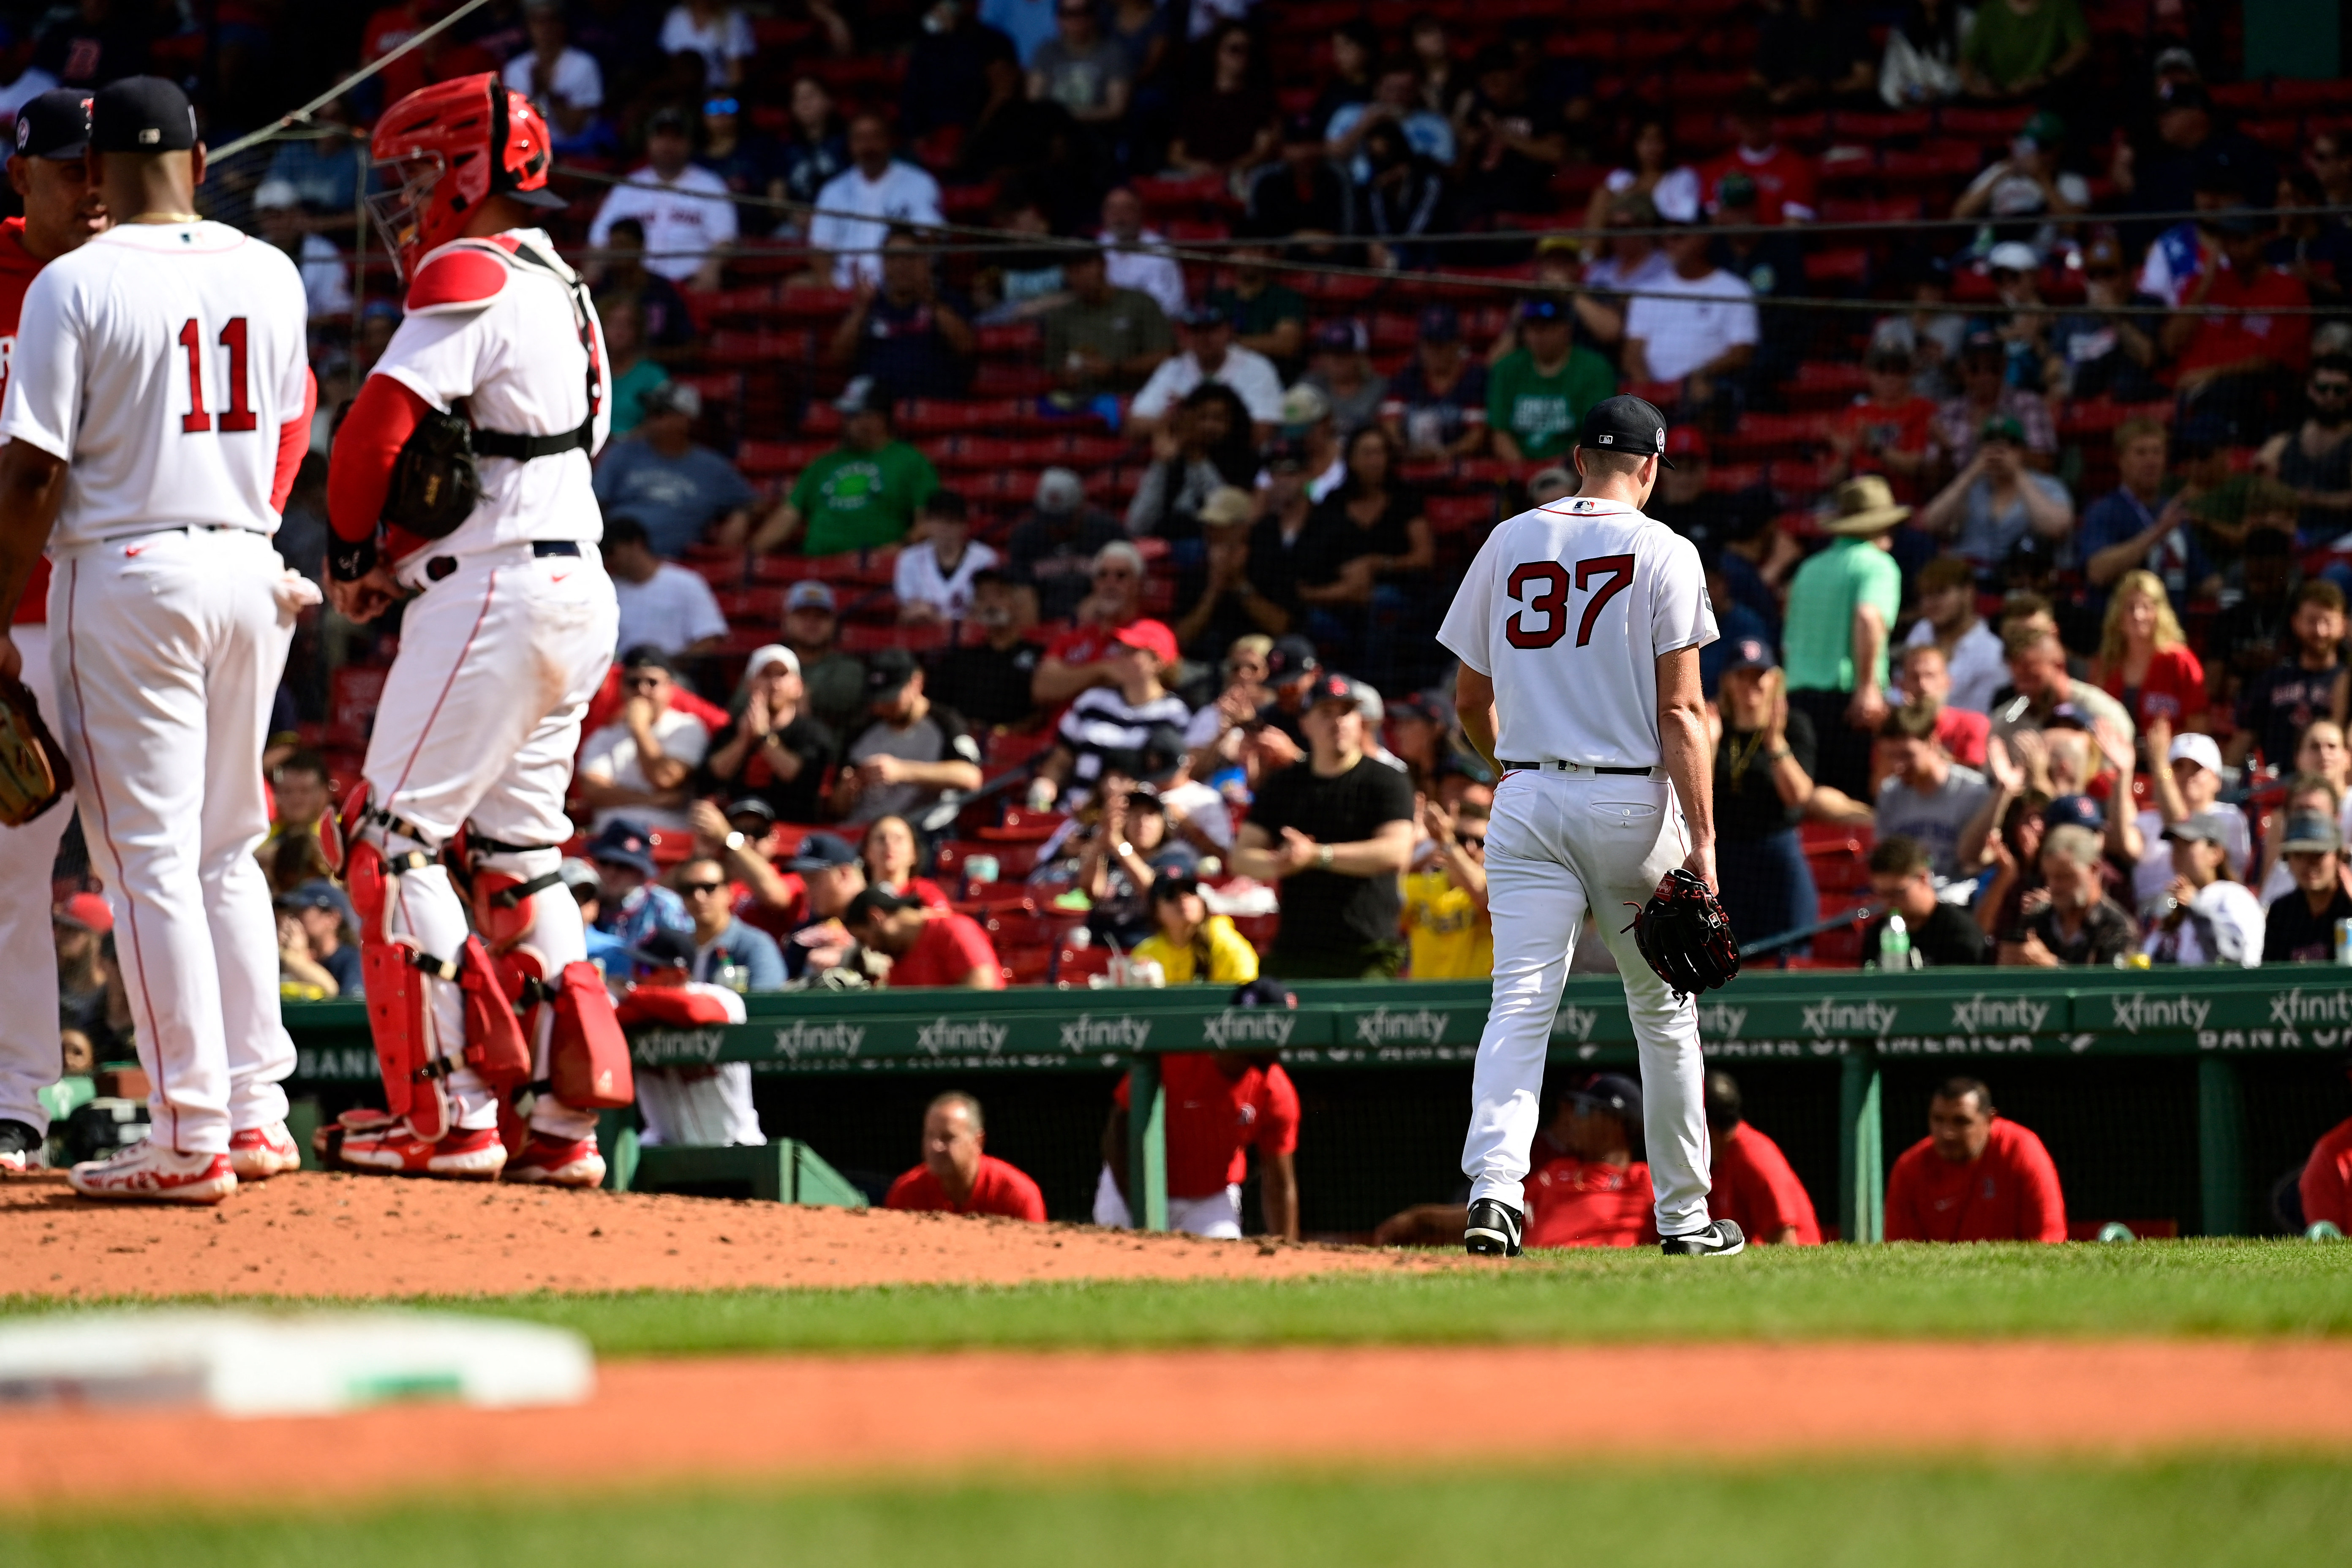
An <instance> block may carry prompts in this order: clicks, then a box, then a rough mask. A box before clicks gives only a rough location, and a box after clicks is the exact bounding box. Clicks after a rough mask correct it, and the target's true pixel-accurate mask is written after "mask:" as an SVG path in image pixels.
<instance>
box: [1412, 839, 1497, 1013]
mask: <svg viewBox="0 0 2352 1568" xmlns="http://www.w3.org/2000/svg"><path fill="white" fill-rule="evenodd" d="M1421 826H1422V831H1423V832H1424V833H1426V834H1428V835H1429V837H1430V843H1431V846H1432V848H1431V852H1430V855H1429V858H1427V859H1426V860H1424V861H1423V862H1422V865H1423V869H1422V870H1418V871H1412V872H1408V873H1406V875H1405V879H1404V933H1405V940H1406V941H1407V942H1409V943H1410V944H1411V945H1412V961H1411V962H1412V967H1411V968H1410V969H1408V970H1407V971H1406V973H1407V974H1409V975H1410V976H1411V977H1412V979H1415V980H1484V979H1486V978H1487V977H1488V976H1490V975H1492V974H1493V973H1495V918H1494V916H1493V915H1492V914H1490V913H1488V912H1487V909H1486V807H1485V806H1483V805H1479V804H1478V803H1477V802H1475V801H1464V802H1463V803H1462V809H1461V810H1460V811H1459V812H1458V813H1455V814H1452V815H1449V814H1448V813H1447V812H1446V809H1445V807H1444V806H1443V805H1440V804H1438V803H1437V802H1436V801H1435V800H1433V799H1423V801H1422V803H1421Z"/></svg>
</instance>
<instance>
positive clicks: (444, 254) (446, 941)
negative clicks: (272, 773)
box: [329, 230, 619, 1140]
mask: <svg viewBox="0 0 2352 1568" xmlns="http://www.w3.org/2000/svg"><path fill="white" fill-rule="evenodd" d="M575 285H576V279H575V277H574V275H573V274H572V270H571V268H568V267H566V266H565V265H564V264H563V263H562V261H561V260H559V259H556V258H555V248H554V246H553V245H552V243H551V242H550V241H549V240H548V238H547V237H546V236H545V235H544V234H541V233H540V232H539V231H537V230H519V231H512V232H509V233H506V234H500V235H497V236H494V237H489V238H485V239H461V240H456V241H453V242H451V243H450V244H447V245H445V246H443V247H440V248H439V249H437V250H435V251H434V252H432V253H431V254H430V255H429V256H427V257H426V258H425V260H424V261H423V262H422V263H421V264H420V265H419V266H418V268H416V275H415V280H414V281H413V282H412V283H411V285H410V288H409V292H408V300H407V314H406V316H405V318H404V320H403V321H402V322H401V325H400V329H399V331H396V332H394V335H393V339H392V342H391V343H390V345H389V346H387V347H386V349H385V350H384V353H383V358H382V359H381V360H380V361H378V362H377V363H376V366H375V369H374V372H373V374H372V375H371V376H370V377H369V379H368V382H367V384H366V385H365V386H364V387H362V390H361V393H360V396H359V398H358V399H357V400H356V402H355V403H354V405H353V407H352V413H351V415H350V416H349V417H348V418H347V419H346V420H345V422H344V425H343V428H342V430H341V433H340V434H339V435H338V436H337V437H336V443H335V453H334V462H333V465H332V469H331V476H330V487H329V504H330V510H331V514H332V519H333V522H334V525H335V530H336V532H337V533H338V534H339V535H340V536H341V537H343V538H345V539H359V538H364V537H368V536H370V535H373V532H374V531H375V529H376V526H377V520H378V518H379V516H380V515H381V513H382V510H383V496H384V491H385V488H386V483H387V479H388V476H389V474H390V471H391V466H392V458H393V456H394V454H396V453H397V452H398V451H399V449H400V447H401V446H402V445H403V444H404V442H405V441H406V440H407V438H408V436H409V433H410V432H411V431H413V430H414V429H415V425H416V421H417V419H418V417H419V416H421V415H422V414H423V413H424V412H425V410H426V409H427V408H428V407H430V408H433V409H439V410H446V409H448V408H449V407H450V405H453V404H455V403H457V401H459V400H460V399H463V400H464V401H465V404H466V407H467V414H468V416H469V417H470V418H471V420H472V421H473V423H474V424H475V425H476V426H478V427H480V428H482V429H485V430H494V431H501V432H508V433H512V434H517V435H526V436H553V435H559V434H561V433H562V432H565V431H570V430H575V429H579V428H582V427H583V426H587V427H588V428H589V430H590V432H591V441H592V445H591V446H590V447H588V448H585V449H580V450H572V451H567V452H562V453H560V454H556V455H552V456H546V457H539V458H530V459H528V460H521V459H516V458H482V459H480V461H479V464H478V467H479V471H480V475H481V481H482V500H481V502H480V504H479V505H478V507H477V508H476V509H475V510H474V511H473V513H472V515H471V516H470V517H469V518H468V519H467V521H465V522H464V523H462V524H461V525H459V527H458V528H457V530H456V531H454V532H452V533H450V534H448V535H446V537H444V538H441V539H436V540H430V541H425V540H418V539H416V538H415V537H413V536H409V535H404V534H401V533H399V532H397V531H395V532H394V534H393V536H392V538H391V539H390V540H389V541H388V542H387V543H386V544H385V546H384V550H383V554H384V557H385V558H386V559H388V560H389V561H391V562H392V563H394V571H395V574H397V576H398V577H399V579H400V582H401V584H402V585H403V586H404V587H406V588H408V589H410V590H411V591H412V592H414V593H415V594H416V595H417V596H416V597H415V598H413V599H411V600H410V601H409V602H408V604H407V607H406V609H405V611H404V616H403V619H402V623H401V635H400V651H399V654H398V655H397V657H396V658H394V662H393V667H392V670H391V673H390V674H389V676H388V677H387V678H386V679H385V682H384V689H383V701H382V704H381V706H379V707H378V709H377V710H376V716H375V729H374V731H373V735H372V736H371V737H370V740H369V743H368V753H367V762H366V764H365V769H364V772H365V776H366V779H367V786H368V798H369V803H370V805H372V806H373V807H374V808H375V809H376V810H377V811H379V812H381V813H383V814H384V816H387V817H389V818H390V819H391V821H390V823H388V824H383V825H382V826H381V827H380V831H381V832H382V835H383V849H384V851H385V853H386V854H388V855H395V856H396V855H399V854H403V853H406V852H409V851H412V850H422V851H424V852H425V854H427V855H436V856H437V855H438V854H439V852H440V851H441V849H442V847H444V846H445V845H446V844H447V843H449V842H450V841H451V840H452V839H453V838H455V837H457V833H458V830H459V829H460V828H461V827H466V828H467V829H468V831H469V833H470V835H471V837H473V839H474V840H476V841H477V842H479V841H482V840H488V841H490V842H491V843H494V844H496V845H500V846H506V848H500V849H494V850H492V851H490V852H488V853H483V854H477V855H476V856H475V857H474V864H475V867H476V868H477V869H478V870H479V871H486V872H490V873H494V874H498V875H501V876H507V877H512V878H515V879H520V880H523V881H529V880H531V879H538V878H543V877H546V876H548V875H550V874H551V873H552V872H553V871H554V869H555V868H556V866H557V864H558V863H559V861H560V860H561V858H562V857H561V852H560V850H559V849H558V846H560V845H562V843H563V842H564V840H566V839H567V838H569V837H571V836H572V823H571V821H570V819H569V818H568V817H566V816H565V815H564V811H563V799H564V795H565V792H566V790H567V789H568V788H569V786H570V784H571V779H572V756H573V754H574V753H575V752H577V751H578V749H579V742H580V724H581V720H582V719H583V716H584V715H585V714H586V712H587V709H588V702H589V700H590V699H591V698H592V697H593V696H594V695H595V693H596V689H597V688H598V686H599V685H600V684H601V682H602V681H603V679H604V673H605V671H606V670H607V668H609V667H610V666H611V664H612V659H613V652H614V638H615V637H617V636H618V633H619V609H618V607H617V605H615V603H614V595H613V585H612V583H611V580H610V579H608V578H607V577H606V576H605V575H604V563H603V561H602V559H601V557H600V556H599V554H598V552H597V541H598V540H599V539H600V538H602V536H603V533H604V518H603V513H602V511H601V510H600V509H599V508H598V506H597V502H596V498H595V495H594V493H593V490H592V489H590V467H589V458H590V455H591V452H592V451H593V447H595V446H601V445H602V444H603V441H604V437H605V435H606V434H607V432H608V430H609V428H610V419H609V416H608V414H607V412H606V410H607V408H608V406H609V401H610V400H609V397H608V396H607V392H608V383H607V380H606V376H605V371H604V363H605V361H604V342H603V338H602V335H601V329H599V328H598V326H597V325H596V321H595V317H594V314H593V310H591V309H590V308H589V307H588V305H587V302H586V300H585V296H584V293H583V292H582V291H580V290H578V289H576V287H575ZM583 340H584V341H583ZM395 886H396V889H397V900H396V902H395V905H394V915H393V921H392V926H393V930H394V931H395V932H396V933H398V934H399V935H402V936H404V937H409V938H413V939H414V940H415V944H416V946H417V947H418V948H420V949H421V950H422V951H423V952H425V953H428V954H432V955H435V956H437V957H440V958H444V959H448V958H453V957H455V956H456V955H457V952H459V950H460V949H461V948H462V947H463V945H464V943H465V942H466V938H467V918H466V909H465V906H464V904H463V903H462V902H461V901H460V900H459V898H458V895H457V889H456V888H455V887H454V886H453V885H452V882H451V879H450V875H449V872H448V870H447V868H446V867H444V866H441V865H434V866H431V867H429V868H423V869H417V870H411V871H408V872H407V873H405V874H404V875H402V876H400V877H399V878H398V879H397V881H396V884H395ZM529 904H530V919H529V921H528V924H527V926H526V929H525V932H524V935H523V936H522V939H521V940H522V941H523V942H525V943H526V944H527V945H528V946H529V947H530V949H531V950H532V952H534V953H535V955H536V956H537V957H538V958H539V959H540V960H541V963H542V964H543V966H544V968H545V973H547V974H548V975H550V976H552V975H554V974H555V973H558V972H560V971H561V970H562V967H563V966H564V965H566V964H569V963H576V962H579V961H582V960H583V959H584V958H585V957H586V955H587V944H586V940H585V937H584V935H583V929H582V926H581V923H580V915H579V906H578V905H577V904H575V903H574V902H573V901H572V898H571V897H570V895H569V894H567V893H565V892H563V890H562V889H561V888H557V889H554V891H553V894H552V896H533V897H531V898H530V900H529ZM426 984H427V987H428V990H427V997H428V1004H429V1006H430V1007H431V1010H432V1016H433V1032H434V1035H435V1036H436V1038H437V1039H438V1040H440V1041H443V1042H456V1041H457V1040H459V1039H461V1038H463V1037H465V1024H464V1002H463V997H462V995H461V993H460V988H459V986H458V985H457V984H455V983H454V982H452V981H449V980H446V979H442V978H433V979H430V980H428V981H427V982H426ZM542 1011H543V1010H542ZM541 1034H542V1036H543V1034H544V1031H543V1029H542V1031H541ZM535 1045H536V1046H537V1048H538V1049H539V1051H540V1052H541V1055H542V1056H543V1054H544V1051H545V1048H546V1041H545V1039H544V1038H543V1037H542V1038H541V1039H540V1040H538V1041H537V1042H535ZM542 1076H543V1074H542ZM447 1090H448V1094H449V1098H450V1100H451V1104H450V1108H449V1109H450V1112H451V1116H452V1121H453V1124H454V1125H455V1126H457V1127H458V1128H461V1129H481V1128H487V1127H490V1126H493V1125H495V1124H496V1122H497V1120H498V1096H497V1093H496V1091H495V1089H493V1088H492V1087H491V1086H490V1085H488V1084H487V1083H485V1082H484V1081H483V1080H482V1079H481V1078H480V1077H479V1076H478V1074H477V1073H476V1072H475V1071H474V1070H473V1069H472V1068H467V1067H460V1068H457V1069H456V1070H455V1071H454V1072H453V1073H452V1074H451V1076H450V1078H449V1079H448V1083H447ZM595 1121H596V1119H595V1115H594V1113H593V1111H584V1110H574V1109H572V1108H571V1107H568V1106H566V1105H564V1104H563V1103H562V1101H561V1100H557V1099H556V1098H555V1097H554V1096H553V1095H551V1094H546V1093H542V1094H540V1095H539V1096H537V1097H536V1099H535V1100H534V1102H533V1106H532V1110H531V1119H530V1125H531V1127H532V1129H533V1131H538V1132H541V1133H545V1134H547V1135H549V1136H551V1137H553V1138H559V1139H565V1140H571V1139H579V1138H584V1137H586V1136H588V1135H589V1134H591V1133H593V1131H594V1130H595Z"/></svg>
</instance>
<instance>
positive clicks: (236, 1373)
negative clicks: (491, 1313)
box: [0, 1308, 596, 1415]
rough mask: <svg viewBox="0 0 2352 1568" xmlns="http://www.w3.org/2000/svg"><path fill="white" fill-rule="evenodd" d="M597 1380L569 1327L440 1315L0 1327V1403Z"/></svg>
mask: <svg viewBox="0 0 2352 1568" xmlns="http://www.w3.org/2000/svg"><path fill="white" fill-rule="evenodd" d="M595 1386H596V1368H595V1359H594V1357H593V1355H592V1354H591V1353H590V1352H589V1350H588V1343H587V1342H586V1341H585V1340H583V1339H582V1338H581V1337H580V1336H579V1335H577V1334H575V1333H572V1332H570V1331H566V1330H562V1329H551V1328H542V1327H540V1326H538V1325H536V1324H530V1323H511V1322H501V1321H496V1320H492V1319H483V1318H461V1317H455V1316H451V1315H447V1314H442V1313H427V1312H403V1311H389V1310H387V1311H368V1310H361V1311H322V1312H289V1313H282V1314H279V1313H267V1312H261V1311H254V1310H243V1309H222V1310H211V1309H201V1308H191V1309H167V1310H159V1311H145V1310H129V1311H106V1312H89V1313H84V1312H59V1313H58V1314H56V1315H54V1316H51V1317H47V1318H43V1319H40V1320H38V1321H34V1322H30V1323H26V1324H22V1325H19V1326H16V1327H12V1328H7V1329H0V1406H6V1405H20V1406H21V1405H98V1406H109V1405H111V1406H136V1405H204V1406H205V1407H207V1408H209V1409H211V1410H213V1411H214V1412H215V1413H216V1414H219V1415H331V1414H333V1413H335V1412H338V1411H344V1410H357V1409H362V1408H364V1407H366V1406H368V1405H384V1404H390V1403H394V1402H396V1401H402V1400H422V1399H430V1400H452V1401H456V1402H458V1403H461V1404H465V1405H473V1406H476V1407H478V1408H481V1409H496V1408H499V1407H501V1406H509V1405H576V1404H579V1403H581V1402H582V1401H583V1400H585V1399H586V1398H587V1397H588V1396H589V1395H590V1394H592V1393H593V1392H594V1391H595Z"/></svg>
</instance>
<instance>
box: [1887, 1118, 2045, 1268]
mask: <svg viewBox="0 0 2352 1568" xmlns="http://www.w3.org/2000/svg"><path fill="white" fill-rule="evenodd" d="M1927 1128H1928V1133H1927V1137H1925V1138H1922V1139H1921V1140H1919V1142H1916V1143H1914V1144H1912V1145H1911V1147H1910V1148H1908V1149H1906V1150H1905V1151H1904V1152H1903V1157H1902V1158H1901V1159H1899V1160H1897V1161H1895V1172H1894V1174H1892V1175H1891V1176H1889V1177H1888V1178H1887V1182H1886V1239H1887V1240H1889V1241H2063V1240H2065V1239H2066V1199H2065V1196H2064V1194H2063V1193H2061V1192H2060V1191H2059V1188H2058V1167H2057V1166H2056V1165H2054V1164H2053V1163H2051V1159H2050V1151H2049V1150H2047V1149H2044V1148H2043V1147H2042V1140H2041V1139H2039V1138H2036V1137H2035V1136H2034V1135H2033V1134H2032V1133H2031V1132H2029V1131H2026V1130H2025V1129H2024V1128H2022V1127H2020V1126H2019V1125H2018V1124H2017V1123H2016V1122H2014V1121H2007V1120H2005V1119H2004V1118H2003V1117H2002V1116H2001V1115H2000V1112H1999V1111H1997V1110H1994V1109H1993V1105H1992V1091H1991V1090H1990V1089H1986V1088H1985V1086H1984V1085H1983V1084H1981V1083H1979V1082H1978V1081H1977V1080H1976V1079H1972V1078H1955V1079H1946V1080H1945V1081H1944V1084H1943V1086H1942V1087H1941V1088H1939V1089H1937V1090H1936V1096H1935V1098H1934V1099H1933V1100H1930V1101H1928V1104H1927Z"/></svg>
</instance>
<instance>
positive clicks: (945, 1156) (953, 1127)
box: [882, 1093, 1045, 1225]
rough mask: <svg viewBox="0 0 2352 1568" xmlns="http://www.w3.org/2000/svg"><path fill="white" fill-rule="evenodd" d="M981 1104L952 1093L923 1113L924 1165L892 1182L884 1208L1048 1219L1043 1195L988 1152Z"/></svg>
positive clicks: (967, 1096) (1039, 1219) (1042, 1221)
mask: <svg viewBox="0 0 2352 1568" xmlns="http://www.w3.org/2000/svg"><path fill="white" fill-rule="evenodd" d="M987 1142H988V1128H987V1126H986V1124H985V1122H984V1121H982V1116H981V1110H980V1101H978V1100H974V1099H973V1098H972V1097H971V1096H970V1095H968V1094H960V1093H948V1094H943V1095H941V1096H940V1097H939V1098H938V1099H937V1100H933V1101H931V1103H930V1106H929V1109H928V1110H925V1111H924V1112H923V1163H921V1164H919V1165H918V1166H916V1167H915V1168H914V1169H913V1170H911V1171H909V1172H908V1173H906V1174H905V1175H903V1176H901V1177H899V1178H898V1180H897V1181H895V1182H893V1183H891V1184H890V1195H889V1196H888V1197H887V1198H885V1199H883V1201H882V1206H883V1207H885V1208H894V1209H914V1210H920V1211H929V1212H932V1213H940V1214H993V1215H1003V1216H1004V1217H1005V1218H1007V1219H1026V1220H1035V1221H1036V1222H1038V1223H1039V1224H1041V1225H1042V1224H1044V1223H1045V1194H1043V1193H1041V1192H1039V1191H1038V1190H1037V1184H1036V1183H1034V1182H1033V1181H1031V1180H1030V1179H1029V1178H1028V1176H1027V1175H1025V1174H1024V1173H1023V1172H1022V1171H1021V1170H1020V1169H1019V1168H1017V1167H1016V1166H1013V1165H1011V1164H1008V1163H1005V1162H1004V1161H1003V1160H1000V1159H998V1158H997V1157H996V1156H995V1155H993V1154H991V1153H988V1152H985V1150H986V1144H987Z"/></svg>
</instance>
